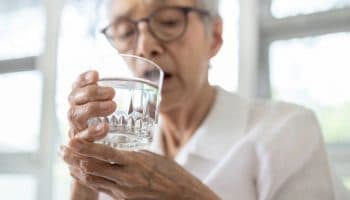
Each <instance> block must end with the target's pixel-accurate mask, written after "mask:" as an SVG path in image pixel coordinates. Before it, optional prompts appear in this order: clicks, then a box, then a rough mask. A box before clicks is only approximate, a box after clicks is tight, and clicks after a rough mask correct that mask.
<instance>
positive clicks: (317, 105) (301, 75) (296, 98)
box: [270, 33, 350, 142]
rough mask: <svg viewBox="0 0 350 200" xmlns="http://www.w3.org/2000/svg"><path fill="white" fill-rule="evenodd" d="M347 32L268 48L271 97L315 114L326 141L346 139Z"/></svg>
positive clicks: (349, 104)
mask: <svg viewBox="0 0 350 200" xmlns="http://www.w3.org/2000/svg"><path fill="white" fill-rule="evenodd" d="M349 52H350V33H337V34H331V35H324V36H319V37H314V38H304V39H293V40H288V41H277V42H274V43H273V44H272V45H271V48H270V63H271V85H272V93H273V97H274V98H275V99H281V100H286V101H291V102H296V103H299V104H302V105H306V106H307V107H310V108H312V109H313V110H315V111H316V114H317V115H318V117H319V119H320V122H321V126H322V128H323V132H324V135H325V139H326V141H327V142H346V141H347V142H349V141H350V123H349V119H350V90H349V85H350V79H349V74H350V68H349V66H350V60H349Z"/></svg>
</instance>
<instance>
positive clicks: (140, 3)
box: [111, 0, 199, 17]
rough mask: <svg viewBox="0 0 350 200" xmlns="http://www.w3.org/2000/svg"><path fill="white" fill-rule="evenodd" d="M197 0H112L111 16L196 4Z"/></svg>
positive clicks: (144, 12)
mask: <svg viewBox="0 0 350 200" xmlns="http://www.w3.org/2000/svg"><path fill="white" fill-rule="evenodd" d="M198 1H199V0H113V1H112V5H111V6H112V8H111V9H112V13H111V14H112V16H113V17H116V16H125V15H128V16H134V17H137V16H138V15H145V14H147V13H149V12H152V11H153V10H155V9H157V8H159V7H163V6H196V5H198Z"/></svg>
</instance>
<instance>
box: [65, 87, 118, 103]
mask: <svg viewBox="0 0 350 200" xmlns="http://www.w3.org/2000/svg"><path fill="white" fill-rule="evenodd" d="M114 95H115V91H114V89H113V88H110V87H100V86H98V85H96V84H94V85H88V86H86V87H83V88H76V89H75V90H73V91H72V93H71V94H70V95H69V98H68V100H69V102H70V104H71V105H83V104H86V103H88V102H91V101H105V100H112V99H113V97H114Z"/></svg>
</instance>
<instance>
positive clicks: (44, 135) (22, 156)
mask: <svg viewBox="0 0 350 200" xmlns="http://www.w3.org/2000/svg"><path fill="white" fill-rule="evenodd" d="M45 3H46V1H41V0H28V1H21V0H11V1H0V44H1V46H0V90H1V91H2V96H1V100H0V110H1V113H0V120H1V121H2V128H3V131H2V135H1V137H0V162H1V164H0V187H1V195H2V198H3V199H33V200H34V199H38V198H39V199H51V196H52V193H51V171H52V170H51V158H52V154H51V152H52V150H53V148H55V147H54V145H53V144H54V142H51V141H55V134H56V132H55V131H56V130H55V128H53V124H54V122H55V117H54V114H52V113H53V112H52V111H51V110H53V109H52V108H53V107H54V101H52V100H51V99H50V97H51V96H53V95H52V94H50V92H51V91H54V88H53V87H52V82H53V81H52V79H51V80H48V79H49V78H48V77H53V79H54V78H55V77H54V76H52V74H53V73H54V71H55V70H54V69H55V63H54V59H53V58H54V57H55V55H54V52H55V51H54V50H53V49H54V47H53V46H54V45H53V44H52V43H54V42H55V38H54V37H53V36H51V35H54V33H55V31H54V27H55V24H54V22H55V19H54V18H55V16H57V15H55V12H50V13H52V16H53V17H52V16H47V15H45V12H44V11H46V10H51V11H52V9H51V8H50V6H52V5H53V6H57V5H58V4H57V2H56V0H50V4H48V3H47V4H45ZM49 8H50V9H49ZM58 8H59V6H58V7H55V9H56V10H57V11H59V9H58ZM47 13H48V12H47ZM46 22H47V23H46ZM46 24H48V25H49V28H48V29H50V31H52V32H50V34H47V32H48V31H46ZM51 69H53V70H51ZM18 191H20V192H18Z"/></svg>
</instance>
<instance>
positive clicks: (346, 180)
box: [344, 177, 350, 190]
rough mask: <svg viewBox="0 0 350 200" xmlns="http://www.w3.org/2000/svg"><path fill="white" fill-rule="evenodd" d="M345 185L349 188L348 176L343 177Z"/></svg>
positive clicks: (349, 180) (349, 178)
mask: <svg viewBox="0 0 350 200" xmlns="http://www.w3.org/2000/svg"><path fill="white" fill-rule="evenodd" d="M344 184H345V187H346V188H348V189H349V190H350V177H347V178H345V179H344Z"/></svg>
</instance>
